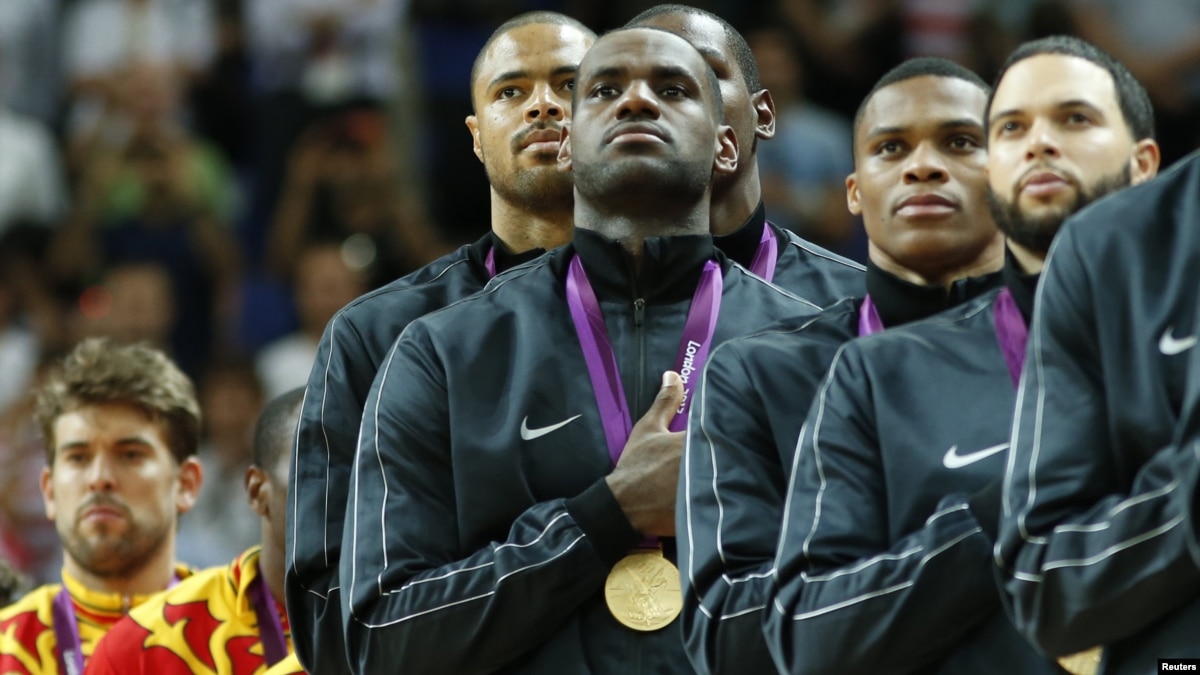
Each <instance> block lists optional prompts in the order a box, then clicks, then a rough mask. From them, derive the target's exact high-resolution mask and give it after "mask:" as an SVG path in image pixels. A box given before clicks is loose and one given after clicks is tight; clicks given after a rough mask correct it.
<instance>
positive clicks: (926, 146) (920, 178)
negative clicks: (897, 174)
mask: <svg viewBox="0 0 1200 675" xmlns="http://www.w3.org/2000/svg"><path fill="white" fill-rule="evenodd" d="M945 160H946V158H945V156H944V155H943V154H942V153H941V152H940V151H939V150H938V148H937V147H935V143H934V141H925V142H922V143H919V144H918V145H917V147H916V148H914V149H913V151H912V152H911V153H910V154H909V156H908V158H907V160H906V162H905V165H904V182H905V183H924V182H929V181H933V182H939V183H942V182H945V181H946V180H947V179H948V178H949V176H950V174H949V172H948V171H947V170H946V163H945Z"/></svg>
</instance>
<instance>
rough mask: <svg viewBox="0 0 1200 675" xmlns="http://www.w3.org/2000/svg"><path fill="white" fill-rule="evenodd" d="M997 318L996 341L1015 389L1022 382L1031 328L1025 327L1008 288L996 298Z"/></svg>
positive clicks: (1023, 318)
mask: <svg viewBox="0 0 1200 675" xmlns="http://www.w3.org/2000/svg"><path fill="white" fill-rule="evenodd" d="M995 318H996V341H997V342H999V343H1000V353H1001V354H1003V355H1004V363H1005V365H1007V366H1008V374H1009V375H1011V376H1012V382H1013V387H1016V386H1017V385H1018V384H1020V382H1021V367H1022V366H1023V365H1025V345H1026V344H1027V343H1028V342H1029V327H1028V326H1026V325H1025V317H1023V316H1021V310H1020V308H1018V307H1017V301H1016V300H1014V299H1013V296H1012V291H1010V290H1009V289H1007V288H1005V289H1003V290H1001V291H1000V294H999V295H997V296H996V305H995Z"/></svg>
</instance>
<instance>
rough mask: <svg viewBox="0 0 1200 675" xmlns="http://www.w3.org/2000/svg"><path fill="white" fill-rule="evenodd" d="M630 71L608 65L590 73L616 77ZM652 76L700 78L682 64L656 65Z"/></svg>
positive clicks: (655, 77)
mask: <svg viewBox="0 0 1200 675" xmlns="http://www.w3.org/2000/svg"><path fill="white" fill-rule="evenodd" d="M628 72H629V69H628V68H626V67H625V66H607V67H604V68H600V69H598V70H596V71H595V72H593V73H591V74H590V75H589V78H590V79H593V80H594V79H598V78H615V77H621V76H623V75H625V74H626V73H628ZM650 74H651V76H652V77H653V78H654V79H656V80H669V79H673V78H678V79H684V80H688V81H690V82H693V83H698V82H699V80H697V79H696V76H695V75H693V74H692V73H691V72H690V71H689V70H688V69H687V68H684V67H682V66H654V67H652V68H651V69H650Z"/></svg>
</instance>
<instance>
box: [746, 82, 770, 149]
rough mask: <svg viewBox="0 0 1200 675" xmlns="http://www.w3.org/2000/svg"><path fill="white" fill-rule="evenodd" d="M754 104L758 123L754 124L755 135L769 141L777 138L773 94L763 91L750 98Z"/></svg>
mask: <svg viewBox="0 0 1200 675" xmlns="http://www.w3.org/2000/svg"><path fill="white" fill-rule="evenodd" d="M750 101H751V102H752V103H753V104H754V112H755V114H756V116H757V118H758V119H757V121H756V122H755V124H754V135H755V136H758V137H759V138H761V139H763V140H764V141H769V140H771V139H772V138H775V101H774V99H772V98H771V92H770V91H767V90H766V89H763V90H762V91H760V92H758V93H757V94H755V95H754V96H752V97H751V98H750Z"/></svg>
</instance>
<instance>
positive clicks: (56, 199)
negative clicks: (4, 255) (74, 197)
mask: <svg viewBox="0 0 1200 675" xmlns="http://www.w3.org/2000/svg"><path fill="white" fill-rule="evenodd" d="M3 14H4V13H3V12H0V16H3ZM2 23H3V20H2V19H0V25H2ZM0 49H3V47H2V46H0ZM4 63H5V54H4V53H3V52H0V67H2V66H3V64H4ZM0 77H3V73H2V72H0ZM3 82H4V80H0V84H3ZM67 199H68V197H67V190H66V186H65V184H64V181H63V169H62V163H61V161H60V159H59V152H58V146H57V144H56V143H55V139H54V136H53V135H52V134H51V133H50V129H49V128H47V127H46V126H45V125H44V124H43V123H42V122H41V121H39V120H37V119H35V118H32V117H26V116H24V115H22V114H20V113H17V112H15V111H13V110H10V109H8V108H6V107H5V106H4V105H2V104H0V234H3V233H4V232H5V231H6V230H8V229H9V228H10V227H12V226H13V225H15V224H18V223H33V224H38V225H42V226H45V227H53V226H56V225H58V222H59V219H61V218H62V217H63V216H64V215H66V212H67Z"/></svg>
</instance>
